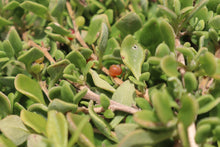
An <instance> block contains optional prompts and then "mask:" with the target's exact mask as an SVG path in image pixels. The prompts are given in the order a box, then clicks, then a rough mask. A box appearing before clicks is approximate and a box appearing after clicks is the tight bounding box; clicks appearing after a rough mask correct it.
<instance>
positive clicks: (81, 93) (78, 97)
mask: <svg viewBox="0 0 220 147" xmlns="http://www.w3.org/2000/svg"><path fill="white" fill-rule="evenodd" d="M87 91H88V89H87V88H84V89H82V90H81V91H79V92H78V93H77V94H76V95H75V96H74V97H73V103H75V104H79V102H80V100H81V99H82V98H83V97H84V96H85V95H86V93H87Z"/></svg>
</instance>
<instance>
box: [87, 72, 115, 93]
mask: <svg viewBox="0 0 220 147" xmlns="http://www.w3.org/2000/svg"><path fill="white" fill-rule="evenodd" d="M89 73H90V74H91V76H92V79H93V82H94V84H95V85H96V86H97V87H99V88H102V89H104V90H107V91H110V92H114V91H115V88H113V87H112V86H111V85H110V84H109V83H108V82H106V81H105V80H103V79H101V78H100V77H99V75H98V74H97V72H96V71H94V70H92V69H90V71H89Z"/></svg>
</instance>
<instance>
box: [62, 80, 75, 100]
mask: <svg viewBox="0 0 220 147" xmlns="http://www.w3.org/2000/svg"><path fill="white" fill-rule="evenodd" d="M60 94H61V98H62V99H63V100H64V101H66V102H72V101H73V97H74V93H73V91H72V89H71V87H70V84H69V83H64V84H63V85H62V88H61V91H60Z"/></svg>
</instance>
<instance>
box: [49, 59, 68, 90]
mask: <svg viewBox="0 0 220 147" xmlns="http://www.w3.org/2000/svg"><path fill="white" fill-rule="evenodd" d="M69 63H70V62H69V61H68V60H67V59H64V60H62V61H59V62H56V63H55V64H52V65H50V66H48V68H47V72H48V74H49V75H50V78H51V79H50V83H49V89H50V88H51V87H52V86H53V85H54V83H55V82H57V81H58V80H59V78H61V77H62V74H63V70H64V69H65V67H66V66H67V65H68V64H69Z"/></svg>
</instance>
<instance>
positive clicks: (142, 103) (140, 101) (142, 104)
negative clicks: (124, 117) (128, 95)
mask: <svg viewBox="0 0 220 147" xmlns="http://www.w3.org/2000/svg"><path fill="white" fill-rule="evenodd" d="M135 102H136V103H137V105H138V107H139V108H141V109H142V110H151V109H152V107H151V105H150V103H149V102H148V101H147V100H146V99H144V98H142V97H137V98H135Z"/></svg>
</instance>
